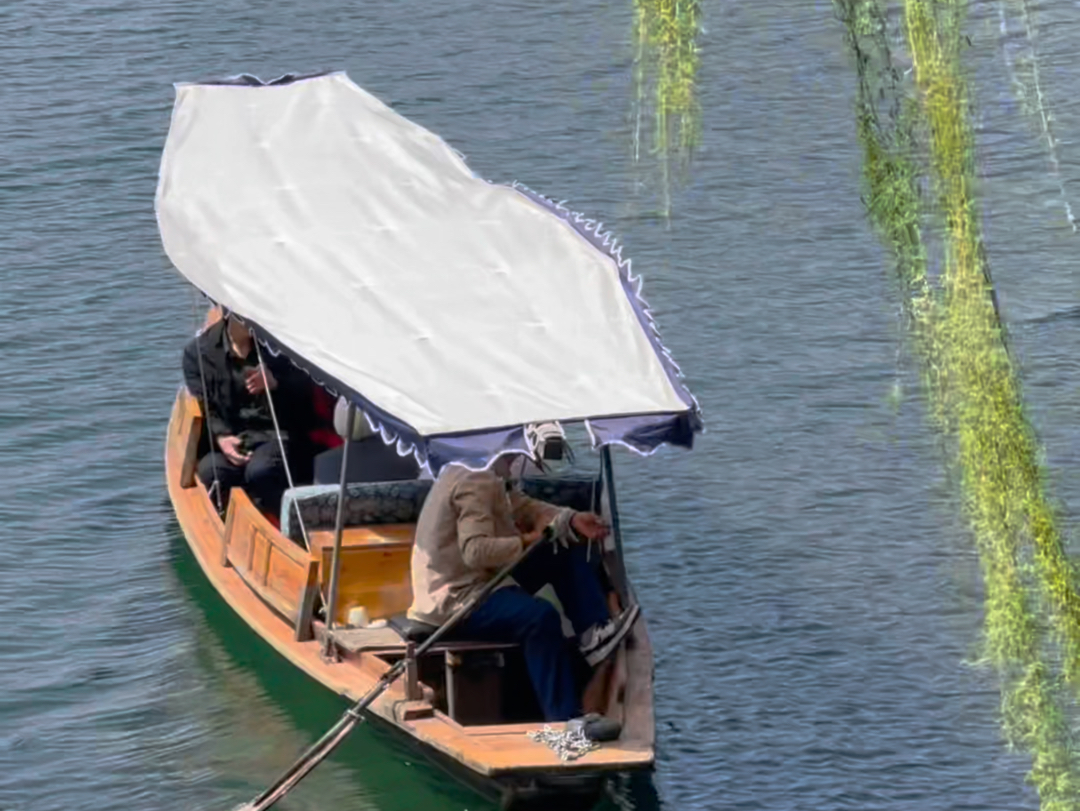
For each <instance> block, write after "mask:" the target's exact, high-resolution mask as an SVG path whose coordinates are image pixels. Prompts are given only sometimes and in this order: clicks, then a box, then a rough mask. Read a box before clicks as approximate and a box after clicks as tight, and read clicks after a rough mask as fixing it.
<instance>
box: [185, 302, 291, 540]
mask: <svg viewBox="0 0 1080 811" xmlns="http://www.w3.org/2000/svg"><path fill="white" fill-rule="evenodd" d="M265 367H266V368H265V370H264V369H263V368H261V367H260V364H259V361H258V355H257V353H256V350H255V339H254V338H253V336H252V334H251V331H250V330H249V329H248V327H247V326H246V325H245V324H243V323H242V322H241V321H240V320H239V319H237V318H234V317H231V316H229V315H226V316H225V317H224V318H222V319H221V320H219V321H218V322H217V323H215V324H212V325H211V326H210V327H208V328H206V329H205V330H203V332H202V333H200V334H199V335H197V336H196V337H195V338H194V339H193V340H191V341H190V342H189V343H188V345H187V346H186V347H184V383H185V384H186V385H187V389H188V391H189V392H191V394H192V395H193V396H194V397H196V398H197V399H198V400H199V402H200V403H201V404H202V406H203V409H204V410H205V411H206V412H207V413H206V420H207V424H208V425H209V428H210V436H211V441H212V442H213V449H212V450H211V451H210V452H209V453H207V454H206V455H205V456H203V457H202V459H200V460H199V465H198V476H199V478H200V479H201V480H202V482H203V484H205V485H206V486H207V488H208V489H210V490H211V491H214V490H215V489H216V491H217V492H216V494H215V497H214V500H215V503H217V504H218V506H219V508H220V509H222V510H224V508H225V506H226V504H227V502H228V497H229V491H230V490H231V489H232V488H233V487H238V486H242V487H243V488H244V491H245V492H246V493H247V494H248V496H249V497H250V498H251V500H252V502H253V503H254V504H255V506H256V507H258V508H259V509H260V510H261V511H262V512H263V513H265V514H267V515H268V516H271V517H272V518H273V519H274V520H275V521H277V520H278V516H279V513H280V510H281V496H282V494H283V493H284V492H285V489H286V487H287V485H288V479H287V477H286V475H285V462H284V460H283V458H282V455H281V447H280V445H279V443H278V438H277V436H276V434H275V430H274V419H273V415H272V414H271V411H270V402H269V399H268V398H269V397H270V396H271V394H272V396H273V397H274V408H275V411H276V414H277V417H278V420H279V422H280V425H281V428H282V444H284V446H285V448H286V452H287V453H289V437H290V431H292V433H294V434H295V433H296V432H297V428H298V427H300V426H302V425H303V424H304V422H305V420H306V416H307V412H306V411H305V410H304V409H303V408H302V404H303V403H305V402H309V401H310V383H309V382H308V380H307V377H306V375H304V374H303V373H302V372H300V371H299V370H296V369H294V368H293V366H292V364H291V363H290V362H289V361H288V359H287V358H285V357H277V358H275V357H269V358H267V360H266V362H265ZM264 371H265V376H264V374H263V373H264Z"/></svg>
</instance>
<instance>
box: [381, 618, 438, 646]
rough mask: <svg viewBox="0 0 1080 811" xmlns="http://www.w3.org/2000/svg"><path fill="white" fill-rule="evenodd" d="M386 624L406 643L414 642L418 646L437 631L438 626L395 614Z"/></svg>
mask: <svg viewBox="0 0 1080 811" xmlns="http://www.w3.org/2000/svg"><path fill="white" fill-rule="evenodd" d="M386 624H387V625H389V626H390V627H391V628H393V629H394V630H395V631H397V632H398V634H399V635H400V636H401V638H402V639H404V640H405V641H406V642H415V643H416V644H418V645H419V644H420V643H421V642H423V641H424V640H425V639H427V638H428V637H429V636H431V635H432V634H433V633H435V631H437V630H438V626H436V625H430V624H428V623H426V622H421V621H420V620H414V619H412V618H411V617H409V615H408V614H395V615H394V616H392V617H390V619H388V620H387V621H386Z"/></svg>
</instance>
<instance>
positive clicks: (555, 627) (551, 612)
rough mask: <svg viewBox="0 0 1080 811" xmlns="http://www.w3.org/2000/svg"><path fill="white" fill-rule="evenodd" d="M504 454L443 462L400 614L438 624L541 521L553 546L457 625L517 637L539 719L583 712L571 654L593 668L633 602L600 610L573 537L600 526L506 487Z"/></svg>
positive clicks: (466, 631) (612, 645) (586, 536)
mask: <svg viewBox="0 0 1080 811" xmlns="http://www.w3.org/2000/svg"><path fill="white" fill-rule="evenodd" d="M513 460H514V457H513V456H502V457H500V458H499V459H498V460H497V461H496V462H495V463H494V464H493V465H492V467H491V469H490V470H485V471H473V470H469V469H467V468H464V467H461V466H459V465H453V464H451V465H447V466H446V467H444V468H443V469H442V471H441V472H440V474H439V477H438V479H437V480H436V481H435V484H434V486H433V487H432V489H431V493H430V494H429V495H428V497H427V499H426V500H425V501H424V506H423V509H422V510H421V512H420V517H419V520H418V522H417V527H416V544H415V546H414V547H413V553H412V586H413V604H412V607H411V608H410V609H409V617H410V618H412V619H415V620H420V621H421V622H426V623H429V624H431V625H441V624H442V623H443V622H445V621H446V619H447V618H449V617H450V615H451V614H453V612H454V611H455V610H456V609H457V608H458V607H459V606H461V605H462V604H463V603H465V602H467V601H468V600H469V599H470V597H472V595H474V594H476V592H478V591H479V590H480V589H482V588H483V586H484V584H485V583H486V582H487V581H488V580H489V579H490V578H492V577H493V576H494V575H495V573H496V571H498V570H499V569H500V568H502V567H504V566H506V565H507V564H508V563H510V562H512V561H513V560H514V559H515V558H516V557H517V556H518V555H520V554H521V552H522V551H523V550H524V549H525V548H526V547H528V546H530V545H531V544H534V543H537V542H539V541H540V540H541V538H542V537H543V536H544V530H545V529H546V528H547V527H549V526H550V527H551V528H552V529H553V531H554V535H555V540H556V541H557V542H560V543H559V545H558V546H556V544H554V543H545V548H543V549H537V550H535V551H534V552H533V554H531V555H530V556H529V557H528V558H527V559H526V560H524V561H523V562H522V563H521V564H520V565H519V566H518V567H517V568H515V569H514V571H513V579H514V583H513V584H508V585H506V586H505V587H503V588H498V589H496V590H495V591H494V592H493V593H492V594H491V596H489V597H488V598H487V599H486V600H485V601H484V602H483V603H481V604H480V605H479V606H477V607H476V608H475V609H474V610H473V611H472V613H471V614H469V616H468V617H466V618H465V620H464V621H463V622H462V624H461V625H460V626H459V630H458V631H457V633H458V635H459V636H462V637H464V638H468V639H477V640H485V641H492V642H516V643H518V644H520V645H521V646H522V649H523V652H524V655H525V663H526V667H527V668H528V672H529V677H530V680H531V681H532V685H533V688H534V689H535V691H536V695H537V698H538V699H539V701H540V706H541V707H542V709H543V711H544V718H545V720H548V721H567V720H570V719H571V718H575V717H577V716H579V715H581V711H582V701H581V695H582V693H581V690H580V689H579V688H578V684H577V680H576V678H575V667H574V658H575V657H576V656H578V655H580V656H582V657H584V659H585V661H586V662H587V663H588V664H589V665H591V666H594V667H595V666H596V665H598V664H600V663H601V662H602V661H604V660H605V659H606V658H607V657H608V656H610V654H611V653H612V652H613V651H614V650H615V649H616V648H617V646H618V644H619V642H620V641H621V640H622V639H623V637H624V636H625V635H626V633H627V631H629V630H630V628H631V626H632V625H633V623H634V620H635V619H636V618H637V613H638V607H637V606H636V605H635V606H632V607H631V608H629V609H625V610H624V611H622V612H621V613H620V614H619V615H618V616H617V617H614V618H612V617H611V614H610V612H609V611H608V607H607V601H606V600H605V598H604V592H603V590H602V589H601V587H600V583H599V580H598V578H597V574H596V572H595V571H594V569H593V567H592V566H591V565H590V564H589V563H588V560H587V557H586V550H585V548H584V547H583V545H582V544H581V542H582V541H593V540H601V539H603V538H604V537H606V535H607V533H608V528H607V526H606V525H605V524H604V522H603V521H602V520H601V519H600V517H599V516H597V515H595V514H593V513H585V512H575V511H574V510H571V509H569V508H562V507H556V506H554V505H552V504H548V503H546V502H543V501H539V500H537V499H533V498H529V497H528V496H526V495H524V494H523V493H521V492H520V490H518V489H516V488H514V487H511V486H510V482H509V481H508V479H509V475H510V466H511V464H512V462H513ZM545 584H551V586H552V587H553V588H554V590H555V594H556V595H557V596H558V598H559V602H560V603H561V604H562V607H563V611H564V612H565V614H566V617H567V619H569V620H570V623H571V625H572V626H573V629H574V632H575V634H576V644H577V647H578V651H575V650H573V648H572V645H573V644H574V643H573V641H571V640H567V639H566V637H565V636H564V635H563V629H562V620H561V617H560V615H559V612H558V610H556V608H555V607H554V606H553V605H552V604H551V603H550V602H548V601H547V600H544V599H542V598H540V597H536V596H535V594H536V592H537V591H539V590H540V589H541V588H542V587H543V586H544V585H545Z"/></svg>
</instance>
